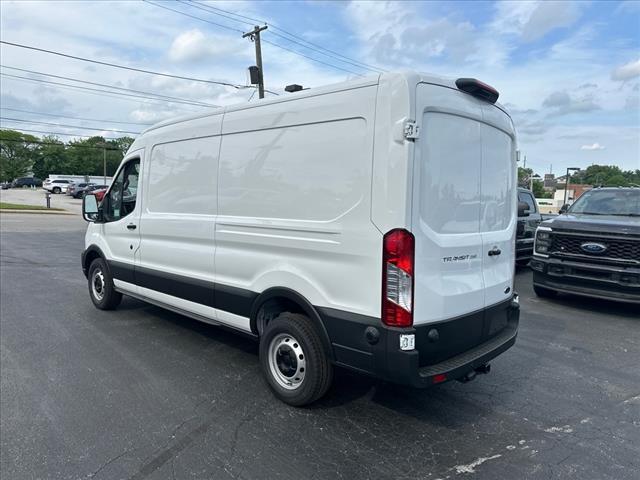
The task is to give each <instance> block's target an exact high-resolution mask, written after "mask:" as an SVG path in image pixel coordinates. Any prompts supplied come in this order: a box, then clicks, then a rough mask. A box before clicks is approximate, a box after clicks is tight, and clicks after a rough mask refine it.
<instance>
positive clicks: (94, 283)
mask: <svg viewBox="0 0 640 480" xmlns="http://www.w3.org/2000/svg"><path fill="white" fill-rule="evenodd" d="M104 289H105V282H104V274H103V273H102V270H101V269H99V268H97V269H96V270H95V271H94V272H93V276H92V277H91V292H92V293H93V296H94V298H95V299H96V300H98V301H99V302H101V301H102V299H103V298H104Z"/></svg>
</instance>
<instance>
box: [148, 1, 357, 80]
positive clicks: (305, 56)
mask: <svg viewBox="0 0 640 480" xmlns="http://www.w3.org/2000/svg"><path fill="white" fill-rule="evenodd" d="M142 1H143V2H145V3H148V4H149V5H153V6H155V7H159V8H164V9H165V10H170V11H172V12H175V13H178V14H180V15H184V16H186V17H190V18H194V19H196V20H200V21H201V22H205V23H209V24H211V25H216V26H218V27H222V28H226V29H227V30H231V31H234V32H240V33H242V34H244V32H242V31H241V30H238V29H236V28H232V27H228V26H225V25H221V24H219V23H216V22H212V21H211V20H207V19H205V18H202V17H198V16H196V15H191V14H189V13H185V12H182V11H180V10H175V9H173V8H169V7H165V6H163V5H158V4H157V3H153V2H150V1H149V0H142ZM263 41H264V43H268V44H270V45H273V46H274V47H277V48H280V49H282V50H286V51H288V52H291V53H294V54H296V55H300V56H301V57H304V58H307V59H309V60H311V61H313V62H317V63H321V64H323V65H326V66H328V67H331V68H335V69H337V70H342V71H343V72H347V73H351V74H353V75H357V76H359V77H362V76H363V75H362V74H361V73H358V72H354V71H353V70H347V69H346V68H342V67H338V66H337V65H333V64H332V63H327V62H323V61H322V60H318V59H317V58H313V57H309V56H308V55H305V54H303V53H300V52H297V51H295V50H292V49H290V48H287V47H283V46H282V45H279V44H277V43H274V42H270V41H268V40H263Z"/></svg>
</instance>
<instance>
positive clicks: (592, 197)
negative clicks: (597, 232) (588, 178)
mask: <svg viewBox="0 0 640 480" xmlns="http://www.w3.org/2000/svg"><path fill="white" fill-rule="evenodd" d="M569 212H570V213H583V214H585V215H620V216H626V217H628V216H634V217H636V216H640V189H638V188H634V189H611V190H606V189H603V190H599V189H596V190H590V191H588V192H585V193H583V194H582V196H581V197H580V198H579V199H578V200H576V203H574V204H573V206H572V207H571V208H570V209H569Z"/></svg>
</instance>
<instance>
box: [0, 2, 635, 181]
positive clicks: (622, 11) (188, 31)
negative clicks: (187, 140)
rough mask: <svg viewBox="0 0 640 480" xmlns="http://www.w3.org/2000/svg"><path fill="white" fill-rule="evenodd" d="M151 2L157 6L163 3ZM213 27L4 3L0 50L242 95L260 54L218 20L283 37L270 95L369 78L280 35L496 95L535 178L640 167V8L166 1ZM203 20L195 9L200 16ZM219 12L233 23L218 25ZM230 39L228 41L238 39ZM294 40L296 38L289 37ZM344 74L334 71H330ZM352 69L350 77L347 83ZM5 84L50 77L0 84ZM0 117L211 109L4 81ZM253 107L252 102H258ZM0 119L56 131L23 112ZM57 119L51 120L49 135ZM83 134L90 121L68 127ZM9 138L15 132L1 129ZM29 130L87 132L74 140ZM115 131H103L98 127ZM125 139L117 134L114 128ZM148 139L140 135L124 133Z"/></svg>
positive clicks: (136, 6)
mask: <svg viewBox="0 0 640 480" xmlns="http://www.w3.org/2000/svg"><path fill="white" fill-rule="evenodd" d="M153 1H155V0H153ZM161 4H162V5H163V6H165V7H169V8H173V9H175V10H180V11H182V12H185V13H188V14H190V15H193V16H196V17H200V18H201V19H204V20H208V21H209V22H214V23H218V24H220V25H224V26H226V27H228V28H224V27H221V26H219V25H213V24H211V23H207V22H205V21H202V20H198V19H195V18H191V17H188V16H184V15H180V14H178V13H175V12H171V11H167V10H166V9H162V8H159V7H157V6H153V5H151V4H149V3H145V2H142V1H129V2H126V1H121V2H107V1H102V2H82V1H74V2H55V1H49V2H28V1H19V2H11V1H2V2H1V3H0V10H1V11H0V13H1V14H2V15H1V25H0V26H1V31H2V33H1V37H2V40H5V41H9V42H16V43H23V44H27V45H33V46H38V47H42V48H49V49H53V50H58V51H62V52H67V53H71V54H75V55H80V56H86V57H90V58H96V59H101V60H105V61H110V62H114V63H120V64H125V65H130V66H137V67H142V68H148V69H152V70H160V71H166V72H171V73H178V74H180V75H187V76H194V77H199V78H209V79H224V80H231V81H232V82H234V83H238V84H246V82H247V77H246V67H247V66H248V65H250V64H252V63H253V61H254V60H253V45H252V44H251V43H250V42H249V41H248V40H243V39H242V38H241V34H240V33H239V32H237V31H234V29H237V30H240V31H247V30H248V29H250V27H251V25H253V23H254V22H252V21H251V20H246V23H244V20H242V19H240V17H235V18H236V20H241V21H232V20H230V19H228V18H224V17H222V16H220V15H216V14H214V13H213V12H211V11H204V10H202V8H205V10H206V7H207V6H213V7H216V8H221V9H224V10H227V11H230V12H234V13H236V14H240V15H244V16H246V17H250V18H252V19H257V20H261V21H266V22H267V23H268V24H270V25H272V27H270V29H269V30H268V31H267V32H265V33H264V37H263V38H264V39H265V40H266V41H270V42H273V43H278V44H280V45H282V46H285V47H287V48H289V49H291V50H295V51H297V52H298V53H302V54H304V55H306V56H307V57H311V58H313V59H315V60H320V61H321V62H325V63H330V64H333V65H334V66H329V65H325V64H323V63H320V62H318V61H314V60H311V59H309V58H305V57H301V56H299V55H297V54H295V53H292V52H290V51H286V50H282V49H280V48H278V47H276V46H274V45H271V44H268V43H267V44H265V45H264V46H263V52H264V60H265V79H266V83H267V87H268V88H269V89H271V90H274V91H278V92H282V89H283V87H284V86H285V85H286V84H289V83H301V84H303V85H305V86H309V87H314V86H319V85H324V84H328V83H335V82H339V81H342V80H345V79H347V78H352V77H354V76H356V75H357V74H370V73H372V72H371V71H368V70H367V69H365V68H360V67H357V66H354V65H352V63H347V62H341V61H339V60H337V59H336V58H335V56H333V57H332V56H325V55H321V54H320V53H319V52H317V51H314V50H311V49H306V48H302V47H301V46H300V45H297V44H295V43H291V42H288V41H287V40H285V39H283V38H282V37H279V36H277V33H279V32H280V33H281V34H283V32H282V30H278V29H277V28H274V27H280V28H281V29H284V30H285V31H287V32H291V33H295V34H296V35H299V36H300V37H302V38H303V39H305V40H308V41H311V42H313V43H314V44H316V45H319V46H322V47H325V48H328V49H330V50H332V51H334V52H338V53H340V54H342V55H345V56H347V57H349V58H351V59H354V61H355V63H358V62H364V63H366V64H367V65H371V66H373V67H374V68H381V69H385V70H394V69H413V70H418V71H422V72H427V73H431V74H435V75H443V76H449V77H454V78H456V77H461V76H473V77H477V78H479V79H481V80H484V81H486V82H488V83H490V84H492V85H494V86H495V87H496V88H497V89H498V90H499V91H500V93H501V96H500V101H501V102H502V103H503V104H505V105H506V106H507V107H508V108H509V110H510V112H511V113H512V116H513V118H514V121H515V123H516V127H517V128H518V132H519V145H520V148H521V150H522V151H523V153H525V154H526V155H527V160H528V162H527V163H528V166H532V167H533V168H535V169H536V171H537V172H538V173H545V172H548V171H549V169H550V166H551V165H553V171H554V172H556V173H559V172H561V171H562V170H564V169H565V168H566V167H568V166H571V167H574V166H580V167H586V166H588V165H590V164H592V163H600V164H617V165H619V166H621V167H622V168H625V169H635V168H640V2H638V1H626V2H613V1H606V2H596V1H592V2H569V1H566V2H565V1H562V2H554V1H544V2H536V1H531V2H527V1H518V2H462V1H460V2H436V1H434V2H417V1H412V2H382V1H377V2H329V1H299V2H285V1H277V2H265V1H263V2H259V1H237V2H236V1H222V2H201V3H199V4H197V3H196V4H191V5H189V4H186V3H184V2H183V3H178V2H162V3H161ZM198 6H200V8H198ZM218 13H223V12H220V11H218ZM229 28H230V29H231V30H230V29H229ZM285 36H286V34H285ZM0 54H1V56H2V64H3V65H5V66H11V67H18V68H24V69H30V70H36V71H40V72H46V73H52V74H56V75H63V76H69V77H74V78H81V79H84V80H89V81H94V82H100V83H109V84H114V85H120V86H122V87H126V88H133V89H138V90H145V91H153V92H157V93H162V94H164V95H173V96H179V97H181V98H190V99H196V100H198V101H206V102H207V103H212V104H216V105H226V104H233V103H237V102H246V101H248V99H249V96H250V95H251V90H249V89H245V90H235V89H230V88H226V87H216V86H211V85H206V84H197V83H193V82H185V81H181V80H173V79H167V78H161V77H153V76H149V75H145V74H141V73H135V72H130V71H123V70H116V69H112V68H108V67H102V66H97V65H90V64H86V63H82V62H77V61H73V60H65V59H61V58H59V57H53V56H51V55H47V54H43V53H37V52H33V51H27V50H23V49H18V48H15V47H10V46H6V45H2V46H1V50H0ZM335 67H339V68H335ZM344 70H348V71H349V72H347V71H344ZM2 71H3V73H10V74H20V75H24V76H29V77H37V78H44V77H42V76H36V75H31V74H24V73H18V72H16V71H10V70H8V69H3V70H2ZM1 82H2V83H1V87H2V91H1V94H2V98H1V100H2V106H3V107H9V108H15V109H21V110H25V111H33V112H41V113H50V114H64V115H68V116H82V117H89V118H102V119H110V120H117V121H131V122H137V123H150V122H154V121H157V120H160V119H163V118H166V117H169V116H172V115H179V114H183V113H187V112H189V111H198V110H201V109H202V107H194V106H187V105H182V104H171V103H166V102H147V101H135V99H134V100H133V101H132V99H123V98H114V97H104V96H101V95H93V94H88V93H86V92H79V91H76V90H72V89H67V88H64V89H61V88H57V87H54V86H49V87H44V86H43V85H42V84H38V83H34V82H28V81H24V80H20V79H15V78H10V77H6V76H4V77H2V79H1ZM251 101H256V99H255V97H254V98H252V99H251ZM2 116H6V117H9V116H12V117H13V118H17V117H18V116H19V117H20V118H29V119H33V120H37V121H49V122H51V121H54V122H56V120H55V118H54V117H50V116H49V117H46V116H39V115H34V114H26V113H16V112H13V114H12V115H8V112H7V111H5V110H3V111H2ZM52 118H54V119H53V120H52ZM59 122H60V123H74V124H79V125H83V126H85V127H95V126H97V125H96V123H95V122H93V123H92V122H88V121H87V122H84V121H75V120H73V121H72V120H67V121H66V122H65V121H63V120H59ZM2 125H3V126H11V125H16V123H11V122H10V121H3V123H2ZM22 125H23V126H24V128H33V129H41V130H45V129H47V128H49V129H50V130H52V131H53V130H55V131H58V132H66V133H85V134H86V133H91V132H90V131H88V130H82V129H73V128H66V127H43V126H42V125H39V126H36V125H32V126H29V125H28V124H24V123H23V124H22ZM99 126H100V127H104V126H105V124H104V123H102V124H99ZM108 127H109V128H121V129H122V128H123V127H122V125H118V124H113V125H108ZM135 128H138V129H140V128H143V127H141V126H136V125H130V126H129V129H130V130H133V129H135Z"/></svg>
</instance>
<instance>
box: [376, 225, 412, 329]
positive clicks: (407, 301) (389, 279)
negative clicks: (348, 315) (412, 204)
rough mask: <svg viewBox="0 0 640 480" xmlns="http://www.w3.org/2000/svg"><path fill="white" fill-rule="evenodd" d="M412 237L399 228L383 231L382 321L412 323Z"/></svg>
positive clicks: (406, 325) (400, 323)
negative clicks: (384, 233)
mask: <svg viewBox="0 0 640 480" xmlns="http://www.w3.org/2000/svg"><path fill="white" fill-rule="evenodd" d="M414 248H415V239H414V237H413V235H412V234H411V233H410V232H408V231H406V230H403V229H395V230H391V231H389V232H387V234H386V235H385V236H384V239H383V251H382V323H384V324H385V325H389V326H391V327H410V326H411V325H413V263H414Z"/></svg>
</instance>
